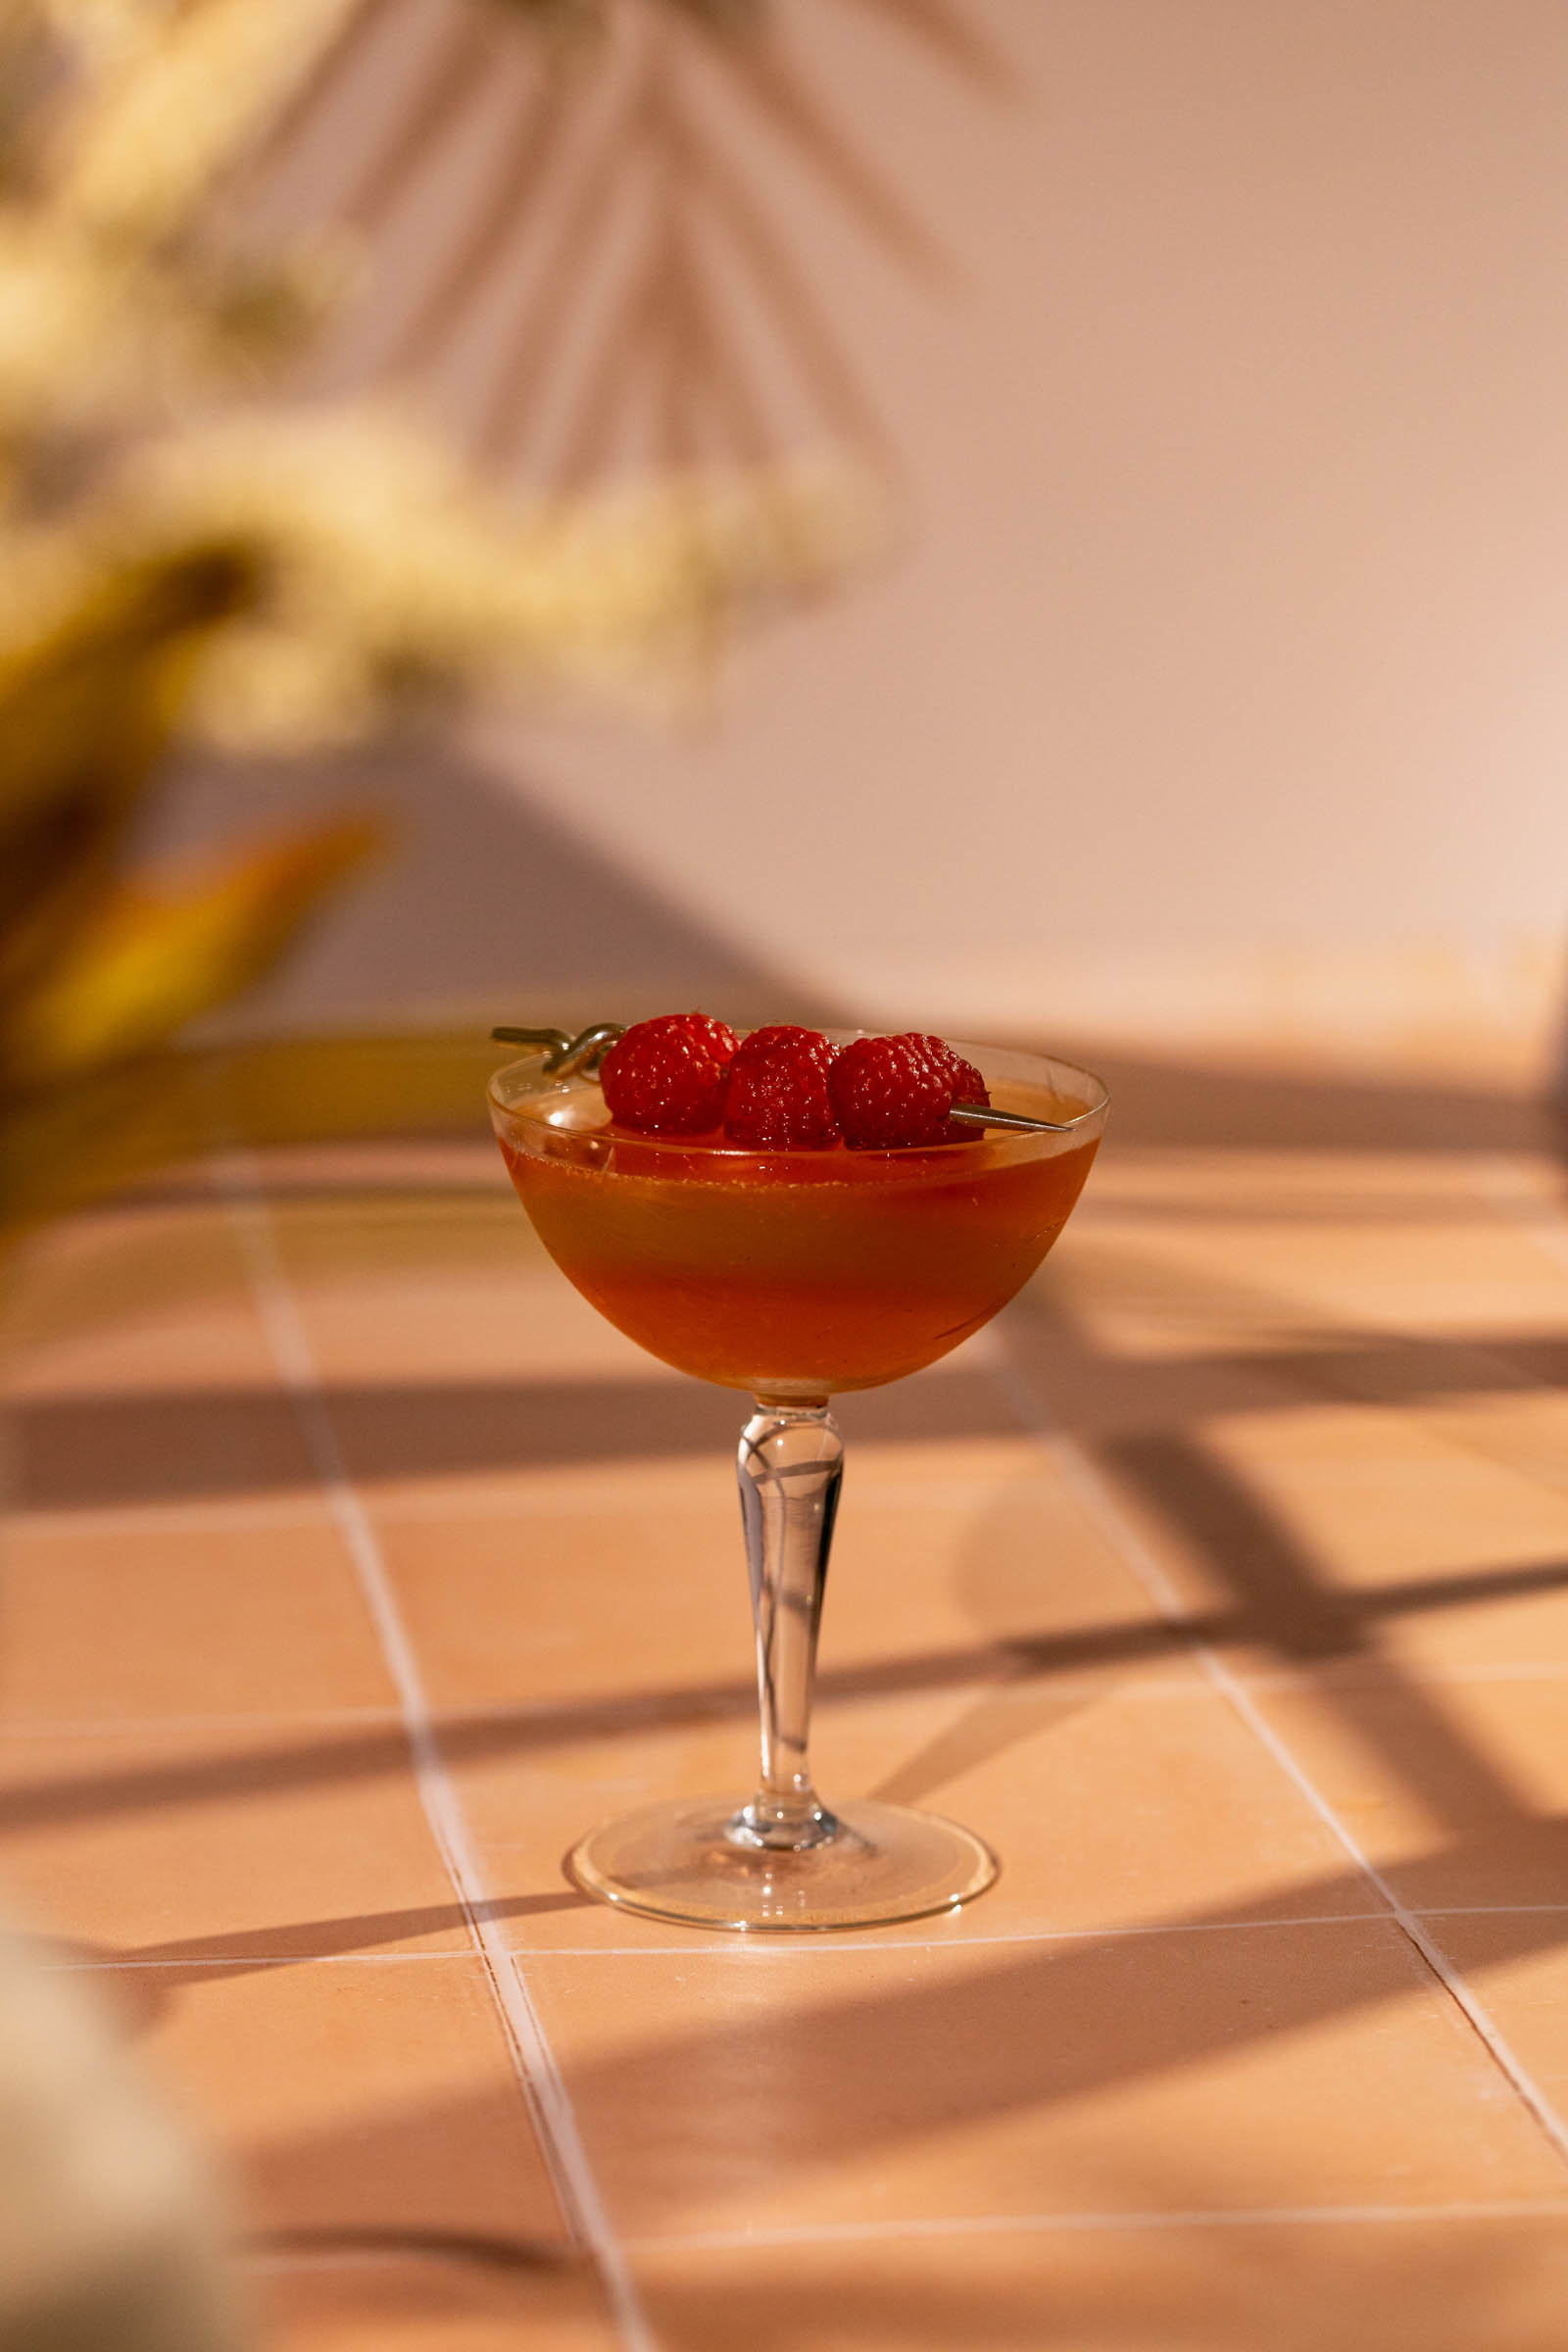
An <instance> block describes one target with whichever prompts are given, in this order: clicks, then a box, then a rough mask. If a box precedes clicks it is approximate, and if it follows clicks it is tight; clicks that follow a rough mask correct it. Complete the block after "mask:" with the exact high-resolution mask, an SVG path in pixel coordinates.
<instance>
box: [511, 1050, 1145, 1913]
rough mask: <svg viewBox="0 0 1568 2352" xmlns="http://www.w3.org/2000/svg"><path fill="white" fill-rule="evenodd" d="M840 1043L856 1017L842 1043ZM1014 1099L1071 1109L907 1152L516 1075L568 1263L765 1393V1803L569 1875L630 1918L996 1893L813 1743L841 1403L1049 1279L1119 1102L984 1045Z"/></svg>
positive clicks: (752, 1494)
mask: <svg viewBox="0 0 1568 2352" xmlns="http://www.w3.org/2000/svg"><path fill="white" fill-rule="evenodd" d="M828 1034H829V1036H830V1037H832V1038H834V1041H835V1042H837V1043H843V1042H847V1039H848V1037H849V1036H851V1035H853V1034H854V1033H853V1032H850V1033H845V1032H838V1033H835V1032H829V1033H828ZM957 1051H958V1052H959V1053H960V1054H962V1055H963V1056H964V1057H965V1058H966V1059H967V1060H969V1061H971V1062H973V1063H974V1064H975V1065H976V1067H977V1068H978V1069H979V1070H980V1071H981V1073H982V1074H983V1076H984V1078H985V1080H986V1082H987V1085H988V1088H989V1090H990V1094H991V1101H992V1104H993V1105H994V1106H995V1107H996V1108H997V1109H1000V1110H1010V1111H1014V1112H1019V1113H1023V1114H1026V1115H1028V1116H1030V1117H1033V1118H1037V1119H1041V1120H1049V1121H1053V1122H1054V1123H1055V1124H1054V1127H1053V1128H1051V1129H1045V1128H1041V1129H1036V1130H1032V1131H1028V1132H1017V1131H1006V1132H997V1131H992V1130H987V1131H983V1132H978V1133H977V1136H976V1140H974V1141H972V1142H970V1141H965V1142H961V1143H944V1144H940V1145H933V1146H924V1147H907V1148H904V1149H900V1150H889V1151H849V1150H846V1149H844V1148H842V1147H840V1148H838V1149H836V1150H831V1151H805V1150H795V1151H754V1150H749V1149H746V1148H743V1147H738V1146H736V1145H734V1144H730V1143H725V1142H722V1141H717V1140H708V1139H693V1138H690V1137H683V1136H676V1137H666V1136H651V1135H630V1134H627V1133H625V1132H624V1131H622V1130H619V1129H616V1128H615V1127H613V1124H612V1122H611V1120H610V1115H609V1112H608V1110H607V1109H606V1106H605V1103H604V1098H603V1096H602V1094H601V1093H600V1090H599V1087H598V1085H597V1083H596V1082H595V1081H594V1080H593V1079H592V1078H591V1077H585V1076H581V1075H578V1076H572V1077H562V1078H555V1077H552V1076H551V1075H550V1074H549V1072H548V1070H547V1068H546V1055H545V1054H542V1053H541V1054H530V1055H527V1056H525V1057H524V1058H522V1059H521V1060H518V1061H515V1062H513V1063H511V1064H509V1065H508V1067H506V1068H505V1069H503V1070H501V1071H500V1072H498V1073H497V1075H496V1077H495V1078H494V1079H493V1080H492V1081H491V1086H490V1108H491V1116H492V1119H493V1122H494V1125H495V1129H496V1133H497V1136H498V1138H499V1140H500V1144H501V1149H502V1152H503V1153H504V1155H505V1157H506V1161H507V1165H508V1167H509V1169H510V1170H511V1173H512V1178H513V1182H514V1183H515V1186H516V1189H517V1193H518V1196H519V1198H520V1199H521V1201H522V1203H523V1206H524V1207H525V1208H526V1210H527V1211H528V1214H529V1217H530V1218H531V1220H532V1222H533V1225H534V1227H535V1230H536V1231H537V1232H538V1234H539V1237H540V1239H541V1241H542V1242H543V1243H544V1246H545V1248H546V1249H547V1250H548V1251H549V1252H550V1255H551V1256H552V1257H553V1258H554V1259H555V1261H556V1263H557V1265H558V1266H560V1268H561V1270H562V1271H563V1273H564V1274H565V1276H566V1277H567V1279H568V1280H569V1281H570V1282H572V1283H573V1284H574V1285H575V1287H576V1288H577V1289H578V1290H579V1291H580V1292H581V1293H582V1295H583V1296H584V1297H585V1298H586V1299H589V1300H590V1301H591V1302H592V1303H593V1304H594V1305H595V1306H596V1307H597V1308H598V1309H599V1311H600V1312H601V1313H602V1314H603V1315H605V1316H606V1317H607V1319H608V1320H609V1321H610V1322H612V1323H613V1324H614V1325H615V1327H616V1328H617V1329H618V1330H620V1331H623V1332H625V1333H626V1334H627V1336H628V1337H629V1338H631V1339H633V1340H635V1341H637V1342H638V1344H639V1345H640V1346H642V1347H643V1348H647V1349H648V1350H649V1351H650V1352H651V1353H652V1354H654V1355H657V1356H659V1357H661V1358H662V1360H663V1361H664V1362H666V1363H670V1364H674V1365H676V1366H677V1367H678V1368H679V1369H680V1370H681V1371H683V1372H688V1373H691V1374H692V1375H694V1376H695V1377H696V1378H698V1379H700V1380H708V1381H712V1382H716V1383H718V1384H719V1385H721V1386H723V1387H726V1388H733V1389H738V1390H744V1391H747V1392H749V1393H750V1394H751V1395H752V1397H754V1399H755V1403H756V1410H755V1411H754V1413H753V1415H752V1417H751V1419H750V1420H749V1421H748V1422H747V1424H746V1427H745V1429H744V1431H743V1433H742V1437H741V1446H740V1460H739V1478H740V1492H741V1509H742V1517H743V1521H744V1525H745V1532H746V1549H747V1560H748V1566H749V1570H750V1576H751V1586H752V1604H753V1614H754V1620H755V1624H756V1631H757V1655H758V1685H759V1697H760V1718H761V1725H760V1729H761V1765H760V1779H759V1784H758V1788H757V1790H756V1792H755V1794H754V1795H753V1796H752V1797H751V1798H750V1799H749V1800H747V1801H746V1802H739V1801H738V1800H737V1799H736V1798H735V1797H733V1796H731V1797H728V1798H721V1797H713V1798H711V1799H686V1800H671V1801H670V1802H668V1803H665V1804H662V1805H657V1806H651V1807H647V1808H644V1809H643V1810H642V1811H640V1812H637V1813H633V1814H630V1815H627V1816H624V1817H622V1818H619V1819H617V1820H613V1821H610V1822H607V1823H604V1824H602V1825H601V1826H600V1827H599V1828H597V1829H595V1830H593V1831H592V1832H590V1834H589V1835H588V1836H587V1837H586V1838H584V1839H583V1840H582V1842H581V1843H580V1844H579V1845H578V1846H577V1847H576V1849H575V1850H574V1852H573V1854H572V1855H571V1857H570V1862H569V1868H570V1870H571V1873H572V1876H573V1877H574V1878H575V1880H576V1881H577V1883H578V1884H579V1885H580V1886H581V1887H584V1888H586V1889H587V1890H588V1891H589V1892H591V1893H594V1894H596V1895H599V1896H601V1897H603V1898H604V1899H605V1900H607V1901H609V1902H613V1903H617V1904H620V1905H621V1906H623V1907H624V1908H626V1909H629V1910H636V1911H643V1912H648V1913H651V1914H653V1915H655V1916H656V1917H660V1918H664V1919H673V1920H679V1921H684V1922H689V1923H691V1924H694V1925H702V1926H705V1927H726V1928H735V1929H745V1928H762V1929H828V1928H842V1927H849V1926H863V1925H869V1924H871V1923H873V1922H877V1921H886V1920H896V1919H910V1918H916V1917H919V1916H920V1915H922V1914H924V1913H927V1912H932V1911H940V1910H946V1909H949V1908H951V1907H952V1906H953V1905H955V1904H956V1903H959V1902H962V1901H965V1900H966V1899H967V1898H968V1897H970V1896H972V1895H974V1894H977V1893H979V1892H980V1891H981V1889H982V1888H983V1887H987V1886H988V1885H989V1884H990V1882H991V1880H992V1879H993V1878H994V1877H995V1875H996V1871H997V1861H996V1858H995V1856H994V1855H993V1854H992V1853H991V1851H990V1849H989V1848H988V1847H987V1846H986V1845H985V1844H984V1842H983V1841H982V1840H981V1839H980V1838H976V1837H975V1836H974V1835H973V1834H972V1833H971V1832H970V1831H968V1830H965V1829H961V1828H959V1827H958V1825H957V1824H956V1823H953V1822H949V1821H946V1820H943V1819H942V1818H940V1817H939V1816H936V1815H932V1814H926V1813H919V1812H914V1811H911V1810H909V1809H908V1808H906V1807H903V1806H894V1805H883V1804H876V1803H873V1802H871V1801H869V1800H863V1799H862V1800H857V1801H852V1802H850V1803H848V1804H845V1805H842V1806H838V1807H833V1808H830V1807H829V1806H828V1805H826V1804H825V1803H824V1802H823V1801H822V1800H821V1799H820V1798H819V1797H818V1796H817V1793H816V1790H815V1789H814V1786H813V1784H812V1780H811V1773H810V1764H809V1727H810V1710H811V1688H812V1680H813V1676H814V1671H815V1658H816V1641H817V1629H818V1625H819V1622H820V1617H821V1607H822V1590H823V1581H824V1577H825V1573H826V1568H827V1559H828V1551H829V1547H830V1545H831V1542H832V1536H833V1523H834V1517H835V1513H836V1511H837V1507H838V1496H839V1486H840V1480H841V1477H842V1466H843V1453H844V1447H843V1441H842V1439H841V1437H840V1435H839V1431H838V1428H837V1425H836V1423H835V1422H834V1419H833V1415H832V1412H831V1410H830V1408H829V1399H830V1398H831V1397H833V1396H834V1395H835V1394H838V1393H840V1392H843V1391H846V1390H852V1389H862V1388H871V1387H876V1386H879V1385H881V1384H882V1383H884V1382H886V1381H891V1380H897V1379H900V1378H902V1377H903V1376H904V1375H905V1374H907V1373H909V1372H914V1371H917V1370H919V1369H920V1368H921V1367H922V1366H923V1365H926V1364H929V1363H933V1362H935V1361H936V1360H937V1359H938V1358H939V1357H940V1356H943V1355H946V1354H947V1353H948V1352H949V1351H950V1349H952V1348H956V1347H957V1346H958V1345H959V1343H960V1342H961V1341H963V1340H965V1339H967V1338H968V1337H969V1335H970V1334H971V1333H972V1332H975V1331H978V1330H979V1329H980V1328H981V1326H982V1325H983V1324H985V1323H987V1322H988V1321H989V1320H990V1319H991V1317H992V1316H993V1315H994V1314H996V1313H997V1311H998V1309H999V1308H1001V1307H1002V1306H1004V1305H1005V1304H1006V1302H1007V1300H1008V1299H1011V1298H1012V1297H1013V1296H1014V1295H1015V1294H1016V1292H1017V1291H1018V1290H1019V1289H1020V1288H1021V1287H1022V1285H1023V1284H1024V1283H1025V1282H1026V1281H1027V1280H1028V1279H1029V1277H1030V1275H1031V1274H1033V1273H1034V1271H1035V1270H1036V1268H1037V1267H1038V1266H1039V1265H1040V1263H1041V1261H1042V1259H1043V1258H1044V1257H1045V1254H1046V1252H1047V1250H1049V1249H1050V1247H1051V1245H1052V1243H1053V1242H1054V1240H1055V1238H1056V1235H1057V1234H1058V1233H1059V1232H1060V1230H1061V1228H1062V1225H1063V1224H1064V1223H1065V1221H1066V1219H1067V1216H1068V1214H1069V1213H1070V1211H1071V1209H1072V1206H1073V1203H1074V1201H1076V1200H1077V1198H1078V1195H1079V1193H1080V1192H1081V1190H1082V1188H1083V1184H1084V1179H1085V1178H1086V1176H1087V1175H1088V1173H1089V1167H1090V1163H1091V1161H1092V1160H1093V1158H1094V1154H1095V1151H1096V1149H1097V1147H1098V1144H1099V1140H1100V1135H1101V1130H1102V1128H1103V1122H1104V1116H1105V1108H1106V1104H1105V1095H1104V1089H1103V1087H1102V1086H1101V1084H1100V1082H1099V1080H1098V1079H1096V1078H1094V1077H1093V1076H1092V1075H1091V1074H1090V1073H1089V1072H1087V1071H1084V1070H1079V1069H1076V1068H1074V1067H1073V1066H1072V1065H1071V1064H1070V1063H1066V1062H1061V1061H1056V1060H1054V1059H1051V1058H1049V1057H1047V1056H1045V1055H1040V1054H1019V1053H1011V1052H1003V1051H990V1050H988V1049H986V1048H983V1047H974V1046H968V1045H963V1046H959V1047H958V1048H957Z"/></svg>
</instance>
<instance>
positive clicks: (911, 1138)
mask: <svg viewBox="0 0 1568 2352" xmlns="http://www.w3.org/2000/svg"><path fill="white" fill-rule="evenodd" d="M828 1093H829V1096H830V1098H831V1100H832V1103H833V1107H834V1109H835V1110H836V1111H837V1113H838V1119H839V1125H840V1126H841V1127H842V1128H843V1130H844V1140H845V1142H846V1143H847V1144H856V1145H858V1146H859V1147H860V1148H861V1150H863V1151H872V1152H886V1151H892V1150H894V1149H896V1148H897V1147H898V1146H899V1145H901V1144H940V1143H941V1142H942V1141H943V1140H944V1138H945V1136H946V1134H947V1129H948V1111H949V1108H950V1107H951V1105H952V1103H953V1089H952V1087H951V1085H950V1084H949V1082H948V1080H947V1078H946V1077H945V1076H944V1075H943V1074H942V1072H941V1071H940V1070H938V1069H937V1068H936V1067H935V1065H934V1064H933V1062H932V1061H931V1059H930V1057H929V1055H928V1054H926V1052H925V1049H924V1047H923V1046H922V1045H921V1044H920V1042H919V1041H918V1040H917V1039H916V1038H913V1037H858V1038H856V1040H855V1041H854V1043H853V1044H852V1045H848V1046H846V1047H845V1049H844V1051H843V1053H842V1054H840V1055H839V1057H838V1059H837V1061H835V1063H834V1064H833V1068H832V1071H831V1073H830V1075H829V1078H828Z"/></svg>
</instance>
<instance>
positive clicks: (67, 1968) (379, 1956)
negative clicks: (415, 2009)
mask: <svg viewBox="0 0 1568 2352" xmlns="http://www.w3.org/2000/svg"><path fill="white" fill-rule="evenodd" d="M473 1958H474V1950H473V1946H472V1944H471V1943H466V1944H465V1945H464V1946H463V1949H462V1950H461V1951H449V1952H443V1951H434V1952H267V1953H256V1954H254V1955H251V1956H247V1955H246V1954H245V1953H243V1952H214V1953H207V1952H188V1953H187V1954H186V1956H185V1957H184V1959H182V1960H134V1959H132V1960H40V1961H39V1963H38V1966H39V1967H40V1968H41V1969H42V1970H43V1971H44V1972H45V1974H46V1975H49V1976H57V1977H58V1976H89V1977H90V1976H95V1975H100V1974H101V1975H104V1976H116V1975H127V1974H128V1975H132V1976H139V1975H140V1973H141V1971H142V1970H143V1969H147V1968H232V1969H237V1970H238V1972H239V1973H240V1975H241V1976H248V1975H249V1974H250V1973H251V1972H252V1970H254V1969H258V1968H389V1967H398V1966H402V1967H407V1966H408V1964H409V1963H410V1962H411V1961H416V1960H467V1961H469V1962H471V1961H472V1960H473Z"/></svg>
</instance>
